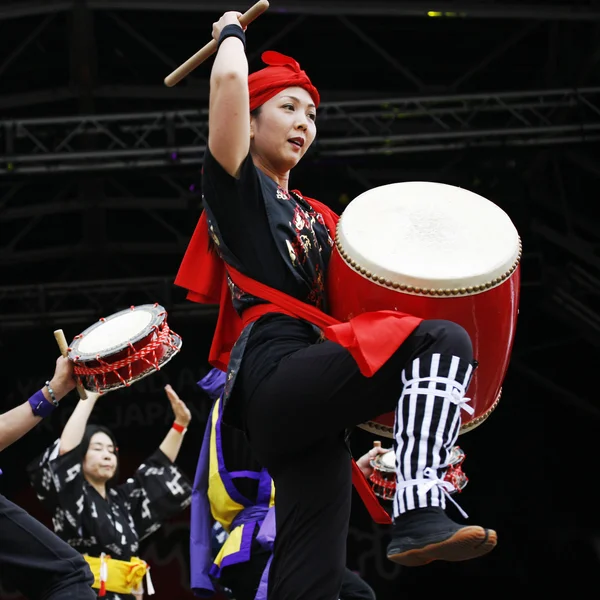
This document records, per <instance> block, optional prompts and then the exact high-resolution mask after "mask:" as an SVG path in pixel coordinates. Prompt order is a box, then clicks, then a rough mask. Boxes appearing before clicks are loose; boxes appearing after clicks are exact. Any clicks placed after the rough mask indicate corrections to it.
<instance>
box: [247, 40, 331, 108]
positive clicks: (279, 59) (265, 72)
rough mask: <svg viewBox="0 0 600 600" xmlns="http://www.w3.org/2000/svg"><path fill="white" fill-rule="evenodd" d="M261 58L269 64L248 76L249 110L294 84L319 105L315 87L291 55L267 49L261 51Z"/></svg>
mask: <svg viewBox="0 0 600 600" xmlns="http://www.w3.org/2000/svg"><path fill="white" fill-rule="evenodd" d="M261 59H262V61H263V62H264V63H265V64H266V65H269V66H267V67H265V68H264V69H261V70H260V71H256V72H254V73H252V74H251V75H250V76H249V77H248V89H249V91H250V111H253V110H254V109H255V108H258V107H259V106H261V105H262V104H264V103H265V102H266V101H267V100H270V99H271V98H273V96H276V95H277V94H279V92H282V91H283V90H285V89H286V88H289V87H294V86H297V87H301V88H303V89H305V90H306V91H307V92H308V93H309V94H310V97H311V98H312V99H313V102H314V103H315V106H319V101H320V100H321V98H320V97H319V92H318V91H317V88H316V87H315V86H314V85H313V84H312V83H311V81H310V79H309V78H308V75H307V74H306V72H305V71H302V69H300V65H299V64H298V63H297V62H296V61H295V60H294V59H293V58H292V57H290V56H286V55H285V54H281V53H279V52H275V51H274V50H267V51H266V52H263V53H262V55H261Z"/></svg>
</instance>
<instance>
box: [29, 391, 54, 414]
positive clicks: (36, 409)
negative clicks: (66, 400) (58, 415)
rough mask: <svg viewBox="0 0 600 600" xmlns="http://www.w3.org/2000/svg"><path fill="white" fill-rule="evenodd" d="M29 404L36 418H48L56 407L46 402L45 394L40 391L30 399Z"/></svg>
mask: <svg viewBox="0 0 600 600" xmlns="http://www.w3.org/2000/svg"><path fill="white" fill-rule="evenodd" d="M29 404H30V405H31V411H32V412H33V414H34V415H35V416H36V417H42V419H43V418H44V417H47V416H48V415H49V414H50V413H51V412H52V411H53V410H54V409H55V408H56V406H55V405H54V404H52V402H48V400H46V396H44V392H42V390H38V391H37V392H36V393H35V394H34V395H33V396H31V398H29Z"/></svg>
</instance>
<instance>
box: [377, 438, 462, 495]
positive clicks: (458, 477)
mask: <svg viewBox="0 0 600 600" xmlns="http://www.w3.org/2000/svg"><path fill="white" fill-rule="evenodd" d="M464 460H465V453H464V452H463V451H462V449H461V448H459V447H458V446H454V447H453V448H452V450H451V451H450V466H449V467H448V470H447V471H446V475H445V476H444V480H445V481H449V482H450V483H451V484H452V485H453V486H454V490H452V491H451V492H450V494H454V493H456V492H462V490H463V489H464V487H465V486H466V485H467V483H468V482H469V478H468V477H467V476H466V475H465V473H464V472H463V470H462V466H461V465H462V463H463V461H464ZM371 466H372V467H373V473H372V474H371V477H370V479H371V483H372V485H373V493H374V494H375V495H376V496H377V497H378V498H381V499H382V500H393V499H394V493H395V491H396V455H395V454H394V451H393V450H389V451H388V452H386V453H385V454H378V455H377V456H376V457H375V458H374V459H373V460H372V461H371Z"/></svg>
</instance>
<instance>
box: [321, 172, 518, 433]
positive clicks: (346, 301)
mask: <svg viewBox="0 0 600 600" xmlns="http://www.w3.org/2000/svg"><path fill="white" fill-rule="evenodd" d="M520 259H521V241H520V238H519V234H518V232H517V230H516V228H515V226H514V225H513V223H512V221H511V220H510V218H509V217H508V215H507V214H506V213H505V212H504V211H503V210H502V209H501V208H499V207H498V206H496V205H495V204H494V203H493V202H490V201H489V200H486V199H485V198H483V197H481V196H479V195H477V194H475V193H473V192H470V191H468V190H465V189H462V188H459V187H454V186H451V185H446V184H441V183H431V182H406V183H394V184H390V185H384V186H380V187H376V188H373V189H371V190H369V191H367V192H365V193H363V194H361V195H359V196H358V197H356V198H355V199H354V200H353V201H352V202H350V204H349V205H348V206H347V207H346V209H345V210H344V212H343V213H342V215H341V217H340V220H339V222H338V225H337V231H336V240H335V248H334V251H333V254H332V257H331V262H330V265H329V271H328V276H327V293H328V298H329V312H330V314H331V315H332V316H333V317H335V318H337V319H338V320H340V321H347V320H348V319H350V318H352V317H354V316H356V315H359V314H362V313H364V312H369V311H377V310H397V311H400V312H404V313H408V314H411V315H415V316H417V317H421V318H424V319H446V320H449V321H454V322H456V323H458V324H459V325H462V326H463V327H464V328H465V330H466V331H467V332H468V333H469V335H470V337H471V340H472V342H473V350H474V358H475V360H476V361H477V362H478V367H477V368H476V369H475V372H474V375H473V377H472V379H471V383H470V385H469V388H468V390H467V396H468V397H469V398H471V403H470V404H471V406H472V407H473V409H474V414H473V415H471V416H469V415H467V414H466V413H463V415H462V425H461V430H460V432H461V433H464V432H465V431H469V430H470V429H473V428H475V427H476V426H477V425H479V424H480V423H482V422H483V421H484V420H485V419H486V418H487V417H488V416H489V414H490V413H491V412H492V410H493V409H494V408H495V407H496V405H497V403H498V401H499V400H500V395H501V390H502V382H503V380H504V377H505V375H506V371H507V369H508V364H509V361H510V355H511V352H512V346H513V341H514V336H515V328H516V321H517V313H518V304H519V295H520ZM393 425H394V413H389V414H385V415H381V416H380V417H378V418H376V419H374V420H373V421H369V422H368V423H364V424H362V425H361V427H362V428H363V429H366V430H368V431H370V432H372V433H375V434H376V435H382V436H385V437H388V438H391V437H393V435H392V430H393Z"/></svg>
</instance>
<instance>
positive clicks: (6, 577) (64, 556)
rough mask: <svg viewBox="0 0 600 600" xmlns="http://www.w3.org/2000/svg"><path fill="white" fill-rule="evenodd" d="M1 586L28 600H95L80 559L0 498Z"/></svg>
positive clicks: (49, 532)
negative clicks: (9, 588)
mask: <svg viewBox="0 0 600 600" xmlns="http://www.w3.org/2000/svg"><path fill="white" fill-rule="evenodd" d="M0 572H1V574H2V575H1V576H2V583H3V584H4V585H6V586H10V587H12V588H15V589H17V590H18V591H19V592H21V594H23V595H24V596H25V597H26V598H29V599H30V600H38V599H39V600H80V599H81V600H95V598H96V593H95V592H94V591H93V590H92V588H91V585H92V584H93V583H94V577H93V575H92V572H91V571H90V568H89V566H88V564H87V563H86V562H85V560H84V558H83V556H81V554H80V553H79V552H77V551H76V550H74V549H73V548H71V546H69V545H68V544H67V543H66V542H63V541H62V540H61V539H60V538H59V537H58V536H56V535H55V534H54V533H53V532H52V531H50V530H49V529H48V528H47V527H45V526H44V525H42V524H41V523H40V522H39V521H36V519H34V518H33V517H32V516H31V515H29V514H28V513H27V512H25V511H24V510H23V509H22V508H20V507H18V506H17V505H16V504H13V503H12V502H10V501H9V500H7V499H6V498H5V497H4V496H2V495H0Z"/></svg>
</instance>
